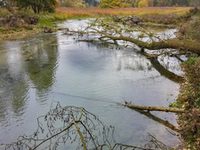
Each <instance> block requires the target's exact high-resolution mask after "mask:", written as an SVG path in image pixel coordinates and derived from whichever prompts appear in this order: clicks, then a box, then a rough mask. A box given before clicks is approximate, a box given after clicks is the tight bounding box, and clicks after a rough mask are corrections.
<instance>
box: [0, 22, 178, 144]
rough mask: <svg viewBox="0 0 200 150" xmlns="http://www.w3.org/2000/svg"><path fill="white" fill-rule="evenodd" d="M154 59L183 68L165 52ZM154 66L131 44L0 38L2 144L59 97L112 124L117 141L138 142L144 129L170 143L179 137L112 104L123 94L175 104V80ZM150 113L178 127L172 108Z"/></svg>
mask: <svg viewBox="0 0 200 150" xmlns="http://www.w3.org/2000/svg"><path fill="white" fill-rule="evenodd" d="M82 23H83V22H82V21H77V20H75V21H70V22H66V23H64V25H65V26H67V25H69V26H71V25H74V26H77V27H78V26H80V25H81V24H82ZM62 26H63V24H62ZM29 58H30V59H29ZM159 62H160V63H161V64H164V66H165V68H167V69H169V70H171V71H173V72H175V73H178V74H179V73H181V70H180V67H179V62H178V60H176V59H175V58H171V57H163V58H160V59H159ZM159 62H158V63H159ZM159 65H160V64H159ZM154 67H155V64H152V61H151V60H149V59H147V58H146V57H145V56H143V55H141V54H140V53H138V51H137V50H134V49H133V48H120V49H119V48H117V47H114V46H109V47H106V46H105V45H101V44H91V43H85V42H77V41H76V40H75V39H74V37H73V36H69V35H64V34H63V31H59V32H57V33H52V34H40V35H38V36H35V37H33V38H29V39H26V40H23V41H4V42H2V43H0V143H11V142H13V141H15V140H16V139H17V137H18V136H20V135H23V134H27V135H28V134H30V133H32V132H33V131H34V130H35V129H36V118H37V117H38V116H40V115H41V114H45V113H46V112H48V110H49V109H50V106H51V105H52V104H53V103H56V102H60V103H61V105H62V106H66V105H72V106H79V107H84V108H86V109H87V110H88V111H90V112H92V113H93V114H95V115H97V116H98V117H99V118H100V119H101V120H102V121H103V122H105V123H106V124H108V125H113V126H115V139H116V141H117V142H121V143H124V144H136V145H142V143H144V142H145V141H146V137H147V136H148V134H149V133H150V134H152V135H154V136H155V137H156V138H158V139H159V140H160V141H162V142H163V143H165V144H167V145H169V146H175V145H176V144H177V143H178V142H179V140H178V137H177V136H175V135H172V134H171V132H169V129H168V128H167V127H165V126H163V125H162V124H159V123H158V122H155V121H153V120H151V119H150V118H148V117H147V116H144V115H142V114H140V113H138V112H136V111H133V110H129V109H127V108H124V107H122V106H119V105H117V104H116V102H123V101H124V100H127V101H131V102H134V103H136V104H141V105H156V106H168V105H169V103H171V102H173V101H174V100H175V98H176V97H177V94H178V90H179V85H178V83H176V82H175V81H173V80H170V78H168V77H167V76H164V75H161V73H160V71H159V70H157V69H158V68H154ZM154 114H155V115H157V116H160V117H162V118H163V119H167V120H168V121H170V122H171V123H173V124H174V125H176V116H175V115H174V114H171V113H168V114H167V113H158V112H157V113H154Z"/></svg>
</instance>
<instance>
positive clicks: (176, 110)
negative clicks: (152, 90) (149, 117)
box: [122, 102, 185, 113]
mask: <svg viewBox="0 0 200 150" xmlns="http://www.w3.org/2000/svg"><path fill="white" fill-rule="evenodd" d="M122 105H123V106H125V107H128V108H130V109H136V110H146V111H148V112H149V111H162V112H172V113H184V112H185V110H184V109H180V108H168V107H161V106H141V105H135V104H132V103H127V102H125V104H122Z"/></svg>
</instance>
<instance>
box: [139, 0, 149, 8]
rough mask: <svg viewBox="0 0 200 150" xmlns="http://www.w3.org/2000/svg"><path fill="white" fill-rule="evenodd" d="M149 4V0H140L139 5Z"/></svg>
mask: <svg viewBox="0 0 200 150" xmlns="http://www.w3.org/2000/svg"><path fill="white" fill-rule="evenodd" d="M148 6H149V0H140V1H139V2H138V7H148Z"/></svg>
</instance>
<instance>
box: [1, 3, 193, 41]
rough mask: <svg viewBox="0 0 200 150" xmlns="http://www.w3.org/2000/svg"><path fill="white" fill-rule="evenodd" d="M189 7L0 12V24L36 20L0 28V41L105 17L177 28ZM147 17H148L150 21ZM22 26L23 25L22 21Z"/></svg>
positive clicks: (3, 10)
mask: <svg viewBox="0 0 200 150" xmlns="http://www.w3.org/2000/svg"><path fill="white" fill-rule="evenodd" d="M189 10H190V7H162V8H161V7H154V8H118V9H100V8H63V7H61V8H57V9H56V12H55V13H42V14H39V15H36V14H33V13H32V12H29V11H25V12H23V11H19V12H18V11H17V12H16V13H15V14H11V13H10V12H8V11H7V10H5V9H1V10H0V19H1V20H0V21H2V20H3V19H4V18H5V17H8V16H13V17H15V18H16V16H17V17H19V18H20V17H23V16H28V17H35V18H37V19H38V22H37V23H36V24H34V25H33V24H26V25H24V24H23V23H22V24H20V25H15V26H8V25H7V24H3V25H1V23H0V33H1V34H0V39H1V40H15V39H22V38H25V37H29V36H32V35H34V34H38V33H41V32H53V31H55V30H57V28H56V23H57V22H59V21H63V20H67V19H82V18H92V17H95V18H96V17H105V16H108V15H109V16H113V15H114V16H130V15H131V16H138V17H141V18H142V19H143V20H144V21H145V22H148V24H149V25H150V26H152V25H155V26H159V25H160V24H177V23H178V22H180V20H181V18H183V16H186V15H187V13H188V12H189ZM150 16H151V17H150ZM22 22H24V21H22Z"/></svg>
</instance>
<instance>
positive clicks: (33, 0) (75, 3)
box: [0, 0, 200, 13]
mask: <svg viewBox="0 0 200 150" xmlns="http://www.w3.org/2000/svg"><path fill="white" fill-rule="evenodd" d="M57 5H61V6H67V7H87V6H99V7H102V8H115V7H154V6H159V7H162V6H195V7H196V6H200V0H100V1H98V0H0V7H6V8H7V9H8V10H10V11H12V8H13V7H14V6H17V7H19V8H25V9H32V10H33V12H34V13H40V12H44V11H47V12H53V11H54V10H55V7H56V6H57Z"/></svg>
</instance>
